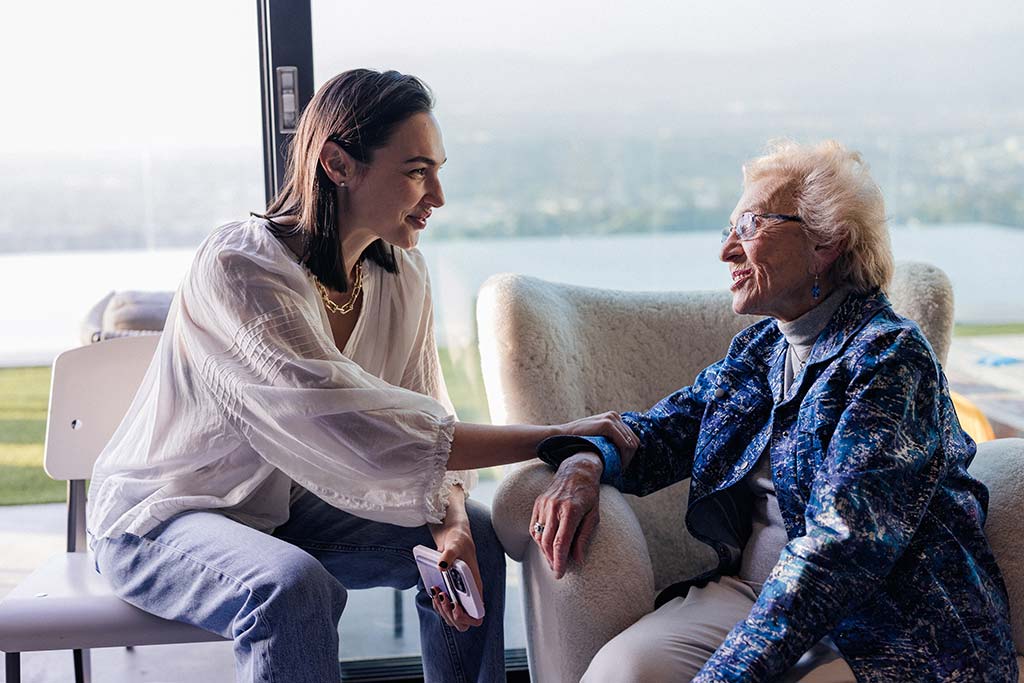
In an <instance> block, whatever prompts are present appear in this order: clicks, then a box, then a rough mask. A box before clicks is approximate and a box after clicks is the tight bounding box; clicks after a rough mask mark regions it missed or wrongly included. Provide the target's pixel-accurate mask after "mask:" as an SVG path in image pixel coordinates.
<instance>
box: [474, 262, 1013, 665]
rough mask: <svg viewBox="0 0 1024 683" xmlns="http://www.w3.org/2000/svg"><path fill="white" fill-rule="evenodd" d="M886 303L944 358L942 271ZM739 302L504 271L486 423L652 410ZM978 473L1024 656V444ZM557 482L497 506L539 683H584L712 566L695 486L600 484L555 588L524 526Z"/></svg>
mask: <svg viewBox="0 0 1024 683" xmlns="http://www.w3.org/2000/svg"><path fill="white" fill-rule="evenodd" d="M890 298H891V300H892V302H893V305H894V307H895V308H896V310H897V311H898V312H899V313H901V314H902V315H905V316H907V317H909V318H912V319H914V320H916V321H917V322H918V323H919V324H920V325H921V328H922V329H923V331H924V333H925V336H927V338H928V339H929V341H930V342H931V344H932V346H933V347H934V349H935V351H936V354H937V355H938V357H939V358H940V359H941V360H943V361H944V360H945V358H946V355H947V353H948V351H949V342H950V336H951V333H952V325H953V298H952V287H951V286H950V283H949V280H948V278H947V277H946V275H945V274H944V273H943V272H942V271H941V270H939V269H937V268H935V267H933V266H929V265H926V264H920V263H903V264H899V265H898V267H897V271H896V277H895V280H894V282H893V285H892V287H891V289H890ZM730 301H731V299H730V295H729V293H728V292H725V291H716V292H666V293H629V292H618V291H607V290H599V289H590V288H583V287H574V286H569V285H562V284H555V283H551V282H545V281H543V280H539V279H536V278H531V277H524V276H517V275H498V276H495V277H493V278H491V279H490V280H488V281H487V282H486V283H485V284H484V285H483V287H482V288H481V291H480V296H479V299H478V302H477V319H478V325H479V336H480V357H481V363H482V366H483V372H484V384H485V387H486V390H487V400H488V403H489V405H490V411H491V419H492V421H493V422H494V423H496V424H511V423H539V424H555V423H560V422H565V421H568V420H571V419H575V418H578V417H582V416H584V415H589V414H593V413H597V412H601V411H605V410H612V409H614V410H629V409H644V408H647V407H649V406H651V405H652V404H653V403H654V402H655V401H657V400H658V399H659V398H662V397H663V396H665V395H667V394H668V393H670V392H672V391H674V390H676V389H678V388H680V387H682V386H686V385H687V384H690V383H691V382H692V381H693V379H694V378H695V377H696V375H697V373H698V372H699V371H700V370H701V369H703V368H704V367H706V366H707V365H710V364H711V363H713V362H715V361H716V360H719V359H720V358H721V357H722V356H724V354H725V351H726V349H727V348H728V344H729V341H730V340H731V339H732V337H733V335H734V334H735V333H736V332H738V331H739V330H740V329H742V328H743V327H745V326H746V325H749V324H750V323H752V322H754V320H755V318H751V317H744V316H737V315H735V314H734V313H733V312H732V310H731V306H730ZM971 471H972V473H974V474H975V476H978V477H979V478H981V479H982V481H984V482H985V483H986V484H987V485H988V487H989V491H990V493H991V502H990V507H989V518H988V523H987V526H986V531H987V533H988V534H989V537H990V539H991V542H992V545H993V548H994V549H995V552H996V555H997V557H998V558H999V561H1000V566H1001V568H1002V570H1003V572H1004V575H1005V578H1006V581H1007V585H1008V588H1009V590H1010V601H1011V609H1012V611H1013V627H1014V641H1015V643H1016V646H1017V651H1018V653H1020V652H1022V651H1024V535H1022V534H1020V533H1018V532H1017V531H1016V527H1017V524H1018V523H1019V522H1020V520H1021V505H1022V504H1024V440H1022V439H1000V440H998V441H994V442H989V443H986V444H982V445H981V447H980V448H979V453H978V456H977V458H976V459H975V462H974V464H973V465H972V467H971ZM551 477H552V473H551V470H550V468H548V466H547V465H544V464H543V463H539V462H533V463H529V464H526V465H523V466H520V467H518V468H515V469H512V470H511V471H509V472H508V473H507V474H506V476H505V478H504V480H503V481H502V482H501V484H500V486H499V488H498V491H497V493H496V494H495V498H494V507H493V517H494V527H495V529H496V531H497V533H498V536H499V538H500V539H501V541H502V543H503V544H504V546H505V550H506V552H507V553H508V555H509V556H510V557H511V558H512V559H514V560H516V561H519V562H521V563H522V571H523V600H524V603H525V604H524V608H525V615H526V630H527V651H528V656H529V664H530V672H531V676H532V680H534V681H536V682H538V683H563V682H570V681H578V680H579V678H580V676H581V675H582V674H583V672H584V671H585V670H586V668H587V665H588V664H589V663H590V660H591V659H592V658H593V656H594V654H595V653H596V652H597V651H598V650H599V649H600V648H601V646H602V645H604V643H606V642H607V641H608V640H610V639H611V638H612V637H614V636H615V635H617V634H618V633H619V632H620V631H622V630H623V629H624V628H626V627H627V626H629V625H630V624H632V623H634V622H635V621H636V620H637V619H639V618H640V617H641V616H643V615H644V614H646V613H648V612H649V611H651V610H652V609H653V607H654V598H655V595H656V594H657V593H658V592H659V591H661V590H662V589H663V588H665V587H667V586H669V585H671V584H673V583H675V582H677V581H681V580H684V579H687V578H690V577H692V576H694V575H696V574H698V573H700V572H702V571H704V570H706V569H709V568H711V567H713V565H714V554H713V552H712V551H711V550H710V548H708V547H707V546H705V545H703V544H702V543H700V542H698V541H697V540H696V539H694V538H693V537H692V536H690V535H689V533H687V532H686V530H685V527H684V524H683V515H684V513H685V510H686V498H687V491H688V486H689V480H687V481H684V482H680V483H679V484H676V485H674V486H671V487H669V488H667V489H664V490H662V491H659V492H657V493H655V494H653V495H650V496H647V497H644V498H637V497H635V496H629V495H623V494H621V493H619V492H618V491H617V490H615V489H613V488H611V487H609V486H604V487H602V490H601V503H600V520H601V521H600V524H599V526H598V530H597V532H596V533H595V535H594V537H593V539H592V542H591V545H590V549H589V553H588V557H587V560H586V562H584V564H583V566H582V567H580V566H577V565H570V570H569V571H568V572H567V574H566V575H565V577H563V578H562V579H561V580H555V578H554V575H553V573H552V572H551V571H550V570H549V568H548V566H547V562H546V561H545V560H544V558H543V556H541V554H540V553H539V551H538V549H537V546H536V545H535V544H534V543H533V542H532V539H531V538H530V534H529V529H528V526H529V521H530V513H531V510H532V507H533V501H534V499H535V498H536V496H537V495H538V494H539V493H541V492H542V491H543V490H544V489H545V488H547V486H548V484H549V482H550V481H551ZM1021 661H1022V664H1024V659H1022V660H1021ZM1022 668H1024V667H1022ZM1022 680H1024V679H1022Z"/></svg>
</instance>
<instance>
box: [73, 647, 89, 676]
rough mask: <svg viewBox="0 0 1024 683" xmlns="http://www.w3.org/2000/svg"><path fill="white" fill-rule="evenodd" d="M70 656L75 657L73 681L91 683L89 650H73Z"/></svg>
mask: <svg viewBox="0 0 1024 683" xmlns="http://www.w3.org/2000/svg"><path fill="white" fill-rule="evenodd" d="M72 656H73V657H74V659H75V683H91V682H92V662H91V661H90V659H89V651H88V650H74V651H73V652H72Z"/></svg>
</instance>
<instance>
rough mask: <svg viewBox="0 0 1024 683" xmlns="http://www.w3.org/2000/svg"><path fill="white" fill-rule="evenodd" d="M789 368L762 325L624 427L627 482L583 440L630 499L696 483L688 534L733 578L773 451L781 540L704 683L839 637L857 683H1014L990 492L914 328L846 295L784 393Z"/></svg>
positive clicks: (780, 343)
mask: <svg viewBox="0 0 1024 683" xmlns="http://www.w3.org/2000/svg"><path fill="white" fill-rule="evenodd" d="M785 355H786V341H785V338H784V337H783V336H782V334H781V332H779V329H778V327H777V325H776V323H775V321H774V320H772V319H766V320H763V321H761V322H758V323H756V324H754V325H752V326H751V327H749V328H747V329H745V330H743V331H742V332H740V333H739V334H738V335H736V337H735V338H734V339H733V341H732V344H731V345H730V347H729V352H728V355H727V356H726V357H725V359H723V360H721V361H719V362H718V363H715V364H714V365H712V366H710V367H708V368H706V369H705V370H703V371H702V372H701V373H700V374H699V375H698V377H697V379H696V381H695V382H694V383H693V385H692V386H688V387H685V388H683V389H680V390H679V391H677V392H676V393H674V394H672V395H671V396H668V397H667V398H665V399H663V400H661V401H660V402H658V404H657V405H655V406H654V407H653V408H651V409H650V410H648V411H646V412H637V413H625V414H624V416H623V417H624V420H625V421H626V423H627V424H628V425H629V426H630V427H631V428H632V429H633V431H634V432H635V433H636V434H637V435H638V436H639V438H640V447H639V449H638V451H637V453H636V455H635V456H634V457H633V459H632V460H631V461H630V463H629V466H628V467H627V468H626V469H624V470H623V469H621V467H620V464H619V463H620V461H619V458H618V453H617V451H616V450H615V447H614V446H612V445H611V444H610V442H608V441H606V440H604V439H593V440H591V441H592V443H593V444H596V445H598V447H599V448H600V450H601V451H602V456H603V458H604V460H605V475H604V479H603V480H604V481H605V482H606V483H611V484H613V485H615V486H616V487H617V488H619V489H620V490H622V491H623V492H625V493H633V494H637V495H641V496H642V495H645V494H648V493H652V492H654V491H656V490H658V489H661V488H664V487H665V486H668V485H670V484H673V483H675V482H677V481H680V480H682V479H685V478H687V477H692V479H691V483H690V497H689V506H688V509H687V511H686V526H687V528H688V529H689V530H690V532H691V533H692V534H693V535H694V536H695V537H696V538H698V539H700V540H702V541H704V542H705V543H708V544H709V545H710V546H711V547H713V548H714V549H715V550H716V552H717V553H718V557H719V571H720V572H721V573H723V574H735V573H737V571H738V568H739V560H740V554H741V552H742V549H743V547H744V546H745V545H746V541H747V539H748V538H749V535H750V527H751V513H750V511H751V503H750V496H749V492H748V491H747V489H746V488H745V487H744V486H741V485H737V484H739V482H740V480H742V479H743V477H744V476H745V475H746V474H747V473H748V472H749V471H750V470H751V469H752V468H753V467H754V465H755V463H756V462H757V460H758V458H759V457H760V456H761V454H762V453H763V452H764V450H765V448H769V449H770V457H771V466H772V476H773V480H774V483H775V490H776V496H777V498H778V503H779V507H780V508H781V511H782V516H783V519H784V521H785V524H786V531H787V533H788V536H789V543H788V544H787V545H786V547H785V548H784V550H783V551H782V553H781V555H780V557H779V562H778V564H777V565H776V566H775V568H774V569H773V571H772V572H771V575H770V576H769V577H768V579H767V581H766V582H765V585H764V588H763V589H762V591H761V594H760V596H759V598H758V600H757V602H756V603H755V605H754V607H753V609H752V610H751V612H750V615H749V616H748V617H747V618H746V619H745V620H744V621H742V622H740V623H738V624H737V625H736V626H735V628H733V629H732V631H731V632H730V633H729V635H728V637H727V638H726V640H725V642H724V643H723V644H722V645H721V646H720V647H719V648H718V650H717V651H716V652H715V654H714V655H713V656H712V657H711V659H710V660H708V662H707V664H706V665H705V667H704V669H703V670H702V671H701V673H700V674H699V675H698V676H697V678H696V679H695V680H696V681H700V682H702V683H703V682H706V681H770V680H772V679H774V678H775V677H777V676H779V675H780V674H782V673H783V672H785V671H786V670H788V669H789V668H790V667H791V666H792V665H793V664H794V663H795V662H796V660H797V659H798V658H799V657H800V655H801V654H802V653H803V652H805V651H806V650H807V649H808V648H809V647H811V645H813V644H814V643H816V642H817V641H818V640H820V639H821V638H822V637H823V636H825V635H830V636H831V637H832V639H833V641H834V642H835V644H836V645H837V647H838V648H839V650H840V651H841V652H842V654H843V656H844V658H845V659H846V661H847V663H848V664H849V665H850V668H851V669H852V670H853V671H854V673H855V674H856V675H857V678H858V680H859V681H871V682H874V681H877V682H879V683H883V682H884V683H895V682H899V681H915V682H919V681H964V682H967V681H970V682H971V683H975V682H980V681H998V682H1000V683H1003V682H1008V681H1016V680H1017V664H1016V659H1015V656H1014V648H1013V642H1012V640H1011V632H1010V625H1009V609H1008V602H1007V594H1006V588H1005V586H1004V584H1003V580H1002V576H1001V575H1000V573H999V569H998V568H997V567H996V563H995V559H994V558H993V555H992V551H991V549H990V548H989V545H988V542H987V540H986V539H985V536H984V534H983V532H982V527H983V525H984V521H985V514H986V510H987V506H988V491H987V489H986V488H985V487H984V485H983V484H981V483H980V482H979V481H977V480H976V479H974V478H972V477H971V476H970V475H969V474H968V473H967V466H968V465H969V464H970V462H971V460H972V458H973V457H974V453H975V444H974V442H973V441H972V440H971V438H970V437H969V436H967V435H966V434H965V433H964V432H963V431H962V430H961V429H960V425H959V422H958V420H957V418H956V415H955V413H954V411H953V405H952V402H951V400H950V398H949V390H948V387H947V385H946V378H945V376H944V375H943V373H942V370H941V368H940V367H939V365H938V363H937V361H936V358H935V355H934V353H933V351H932V349H931V347H930V346H929V344H928V342H927V341H926V340H925V338H924V336H923V335H922V333H921V331H920V329H919V328H918V327H917V325H916V324H914V323H913V322H911V321H909V320H906V319H904V318H901V317H899V316H898V315H896V313H894V312H893V310H892V308H891V306H890V304H889V301H888V299H887V298H886V297H885V295H884V294H882V293H880V292H875V293H873V294H866V295H864V294H852V295H850V297H849V298H848V299H847V300H846V301H845V302H844V303H843V304H842V305H841V306H840V308H839V309H838V310H837V311H836V313H835V315H834V316H833V318H832V320H831V321H830V322H829V324H828V326H827V327H826V328H825V330H824V331H823V332H822V333H821V335H820V336H819V337H818V339H817V341H816V342H815V344H814V347H813V349H812V351H811V355H810V357H809V359H808V363H807V365H806V367H805V369H804V370H803V371H802V372H801V373H800V374H799V375H798V376H797V377H795V378H794V380H793V382H792V385H791V386H790V391H789V394H788V395H785V396H784V395H783V366H784V363H785ZM572 450H573V449H566V448H561V449H557V450H553V449H550V448H548V449H545V448H542V449H541V457H542V458H543V459H545V460H547V461H548V462H550V463H552V464H557V462H558V461H560V460H562V459H564V457H567V455H568V453H569V452H571V451H572ZM576 450H579V449H578V448H577V449H576Z"/></svg>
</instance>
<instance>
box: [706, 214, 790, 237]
mask: <svg viewBox="0 0 1024 683" xmlns="http://www.w3.org/2000/svg"><path fill="white" fill-rule="evenodd" d="M762 219H767V220H770V221H774V222H776V223H788V222H789V221H793V222H795V223H803V222H804V219H803V218H800V216H791V215H789V214H785V213H754V212H753V211H744V212H743V213H741V214H740V217H739V219H738V220H737V221H736V225H735V226H732V225H730V226H728V227H726V228H722V244H725V241H726V240H727V239H729V233H731V232H733V231H735V232H736V238H737V239H739V240H740V241H741V242H746V241H747V240H752V239H754V238H755V237H757V231H758V230H759V229H760V228H761V227H763V225H762Z"/></svg>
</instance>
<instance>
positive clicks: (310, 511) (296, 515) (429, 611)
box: [95, 493, 505, 683]
mask: <svg viewBox="0 0 1024 683" xmlns="http://www.w3.org/2000/svg"><path fill="white" fill-rule="evenodd" d="M467 507H468V512H469V519H470V527H471V529H472V532H473V540H474V542H475V543H476V549H477V561H478V562H479V565H480V573H481V576H482V577H483V582H484V592H483V599H484V605H485V606H486V610H487V613H486V616H485V618H484V623H483V625H482V626H480V627H478V628H470V629H469V630H468V631H466V632H465V633H459V632H458V631H456V630H455V629H452V628H451V627H449V626H448V625H447V624H445V623H444V621H443V620H442V619H441V618H440V617H439V616H438V615H437V614H436V613H435V612H434V610H433V608H432V607H431V601H430V595H429V594H428V593H427V591H426V589H425V588H424V586H423V584H422V582H420V580H419V572H418V570H417V568H416V562H415V560H414V559H413V556H412V548H413V546H415V545H418V544H423V545H426V546H429V547H431V548H433V547H434V540H433V537H432V536H431V535H430V531H429V530H428V529H427V528H426V527H424V526H421V527H415V528H408V527H400V526H394V525H391V524H382V523H380V522H371V521H368V520H365V519H361V518H359V517H356V516H354V515H351V514H348V513H346V512H342V511H341V510H338V509H336V508H333V507H331V506H330V505H328V504H327V503H325V502H323V501H322V500H320V499H319V498H317V497H316V496H315V495H313V494H311V493H306V494H305V495H303V496H302V497H301V498H299V500H297V501H296V502H295V503H294V504H293V505H292V507H291V510H290V518H289V520H288V522H287V523H286V524H284V525H283V526H282V527H280V528H278V529H277V530H276V531H275V532H274V533H273V535H271V534H266V533H262V532H260V531H256V530H255V529H252V528H250V527H247V526H245V525H243V524H240V523H238V522H235V521H233V520H231V519H228V518H227V517H225V516H224V515H222V514H219V513H217V512H211V511H193V512H186V513H183V514H181V515H178V516H176V517H174V518H173V519H170V520H168V521H167V522H164V523H163V524H162V525H160V526H159V527H157V528H156V529H154V530H153V531H151V532H150V533H148V534H146V536H144V537H140V536H134V535H132V534H123V535H121V536H119V537H116V538H110V539H102V540H100V541H98V542H97V543H96V544H95V553H96V566H97V568H98V569H99V571H100V573H101V574H103V575H104V576H105V577H107V579H108V580H109V581H110V583H111V585H112V586H113V587H114V591H115V592H116V593H117V595H118V596H120V597H121V598H122V599H123V600H125V601H126V602H129V603H131V604H133V605H135V606H136V607H139V608H141V609H143V610H145V611H147V612H151V613H152V614H156V615H158V616H161V617H164V618H166V619H174V620H177V621H183V622H186V623H189V624H193V625H195V626H199V627H200V628H204V629H206V630H208V631H213V632H214V633H218V634H220V635H221V636H224V637H225V638H230V639H232V640H233V641H234V644H235V646H234V651H235V671H236V678H237V680H238V681H240V682H241V681H245V682H247V683H248V682H249V681H274V682H276V683H301V682H304V681H311V682H312V681H315V682H316V683H325V682H326V681H330V682H331V683H337V681H338V680H339V678H340V676H339V670H338V645H339V644H338V620H339V619H340V618H341V613H342V610H343V609H344V608H345V601H346V599H347V597H346V596H347V593H346V591H347V589H358V588H371V587H376V586H390V587H392V588H399V589H404V588H411V587H412V586H417V588H418V591H417V594H416V608H417V612H418V615H419V621H420V641H421V647H422V651H423V669H424V676H425V678H426V680H427V681H437V682H441V681H444V682H448V681H504V680H505V651H504V633H503V617H504V612H505V556H504V553H503V552H502V548H501V544H500V543H499V542H498V539H497V537H496V536H495V535H494V530H493V529H492V527H491V520H490V514H489V512H488V510H487V508H486V507H485V506H483V505H479V504H477V503H475V502H474V501H468V502H467Z"/></svg>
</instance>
